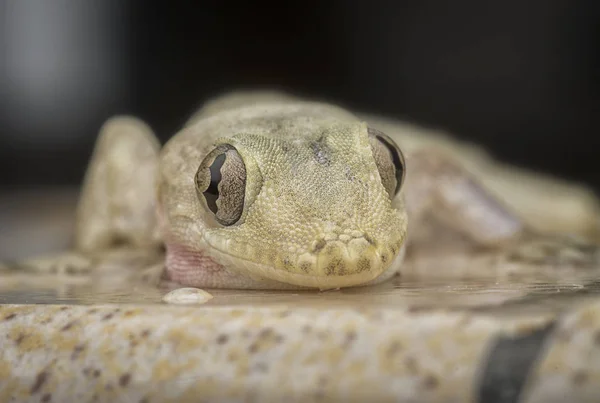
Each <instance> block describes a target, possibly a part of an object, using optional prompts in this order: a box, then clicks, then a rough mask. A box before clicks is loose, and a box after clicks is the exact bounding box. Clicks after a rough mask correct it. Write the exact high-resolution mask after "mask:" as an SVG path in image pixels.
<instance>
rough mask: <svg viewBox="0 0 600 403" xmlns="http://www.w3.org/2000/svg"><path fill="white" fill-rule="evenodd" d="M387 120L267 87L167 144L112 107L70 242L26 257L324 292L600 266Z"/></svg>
mask: <svg viewBox="0 0 600 403" xmlns="http://www.w3.org/2000/svg"><path fill="white" fill-rule="evenodd" d="M381 126H385V125H381V124H378V122H377V119H372V118H370V117H368V116H361V115H357V114H354V113H352V112H350V111H348V110H346V109H345V108H342V107H339V106H336V105H333V104H329V103H325V102H318V101H313V100H305V99H300V98H296V97H292V96H288V95H281V94H271V93H266V94H265V93H250V94H242V95H226V96H223V97H221V98H217V99H216V100H213V101H211V102H208V103H207V104H205V106H204V107H202V108H201V109H200V110H199V111H198V112H197V113H195V114H194V115H193V116H192V117H191V118H190V119H189V121H188V122H187V123H186V124H185V126H184V127H183V128H182V129H181V130H180V131H179V132H178V133H176V134H175V135H174V136H173V137H172V138H171V139H170V140H169V141H168V142H167V143H166V144H165V145H164V147H161V145H160V143H159V141H158V139H157V138H156V137H155V135H154V133H153V132H152V130H151V129H150V127H149V126H148V125H147V124H146V123H144V122H143V121H141V120H139V119H137V118H134V117H131V116H117V117H114V118H111V119H109V120H108V121H107V122H106V123H105V124H104V126H103V127H102V129H101V130H100V134H99V137H98V140H97V143H96V146H95V150H94V153H93V155H92V159H91V161H90V165H89V167H88V170H87V173H86V176H85V178H84V183H83V186H82V191H81V196H80V201H79V205H78V208H77V211H76V228H75V237H74V252H73V253H70V254H65V255H60V256H59V257H57V258H52V259H41V260H34V261H32V262H30V266H37V267H38V268H40V270H49V268H51V269H52V270H54V271H60V270H65V267H66V268H67V269H69V270H75V271H85V270H89V269H90V268H92V267H94V266H95V267H96V268H102V267H104V269H106V267H107V266H111V264H110V262H111V259H112V261H113V262H114V261H116V262H119V264H117V265H116V266H117V269H116V270H117V271H119V270H122V269H123V268H122V267H121V266H123V265H127V262H128V259H130V260H131V259H133V260H131V261H134V260H135V261H136V262H138V261H139V260H140V259H141V260H142V261H143V262H144V265H145V266H148V267H150V268H151V269H152V270H150V272H152V273H155V275H154V277H153V278H160V279H161V280H167V281H171V282H174V283H176V284H179V285H181V286H186V287H198V288H235V289H298V288H300V289H302V288H309V289H319V290H328V289H337V288H343V287H354V286H365V285H374V284H378V283H382V282H384V281H386V280H388V279H390V278H391V277H393V276H395V275H398V274H400V275H403V274H409V273H421V274H427V275H434V276H436V275H439V276H444V275H452V273H456V272H458V273H463V274H464V273H465V272H468V273H475V274H476V273H477V272H478V271H479V270H481V271H482V272H483V273H487V274H489V273H493V274H497V273H503V272H506V273H514V272H517V273H520V272H526V273H527V272H531V273H538V274H539V273H542V274H544V273H549V272H552V271H553V270H556V269H557V268H558V269H563V268H565V269H567V270H573V269H580V268H584V269H595V268H597V267H599V262H600V258H599V256H600V253H599V252H598V251H599V249H600V248H599V247H598V245H597V244H596V243H595V242H593V241H590V240H587V239H585V238H581V237H573V236H569V235H563V234H559V235H556V234H550V233H545V232H544V231H540V230H538V229H536V228H533V227H532V226H531V225H530V224H528V223H527V221H526V220H525V219H524V218H523V217H521V216H520V215H519V212H518V211H516V210H515V209H514V208H511V207H510V205H511V203H510V194H506V195H505V196H506V198H505V199H503V198H502V197H499V196H498V194H497V192H496V193H494V192H492V191H490V186H488V187H486V186H485V184H484V182H483V181H482V180H481V177H479V178H478V177H477V173H476V172H473V171H472V170H471V171H469V170H468V169H467V168H466V166H467V165H468V164H466V163H461V159H460V158H458V157H457V156H458V154H456V153H454V154H453V153H449V152H448V150H444V147H437V148H436V147H435V146H432V147H422V148H418V147H417V148H410V147H409V148H410V152H406V147H404V146H403V143H404V142H405V138H404V137H403V136H401V135H399V133H395V132H394V130H391V131H384V130H382V127H381ZM465 155H466V154H465ZM465 158H466V159H468V158H467V157H465ZM462 162H465V161H462ZM488 184H489V183H488ZM507 193H510V192H507ZM123 256H125V258H123ZM131 256H133V257H131ZM106 262H108V264H106ZM113 266H114V264H113ZM61 267H62V269H61ZM148 270H149V269H148ZM486 270H487V271H486ZM108 272H109V271H106V273H108ZM105 275H108V274H105ZM156 276H159V277H156Z"/></svg>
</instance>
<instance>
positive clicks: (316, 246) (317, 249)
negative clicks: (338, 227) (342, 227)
mask: <svg viewBox="0 0 600 403" xmlns="http://www.w3.org/2000/svg"><path fill="white" fill-rule="evenodd" d="M325 245H327V241H325V240H324V239H323V238H321V239H319V240H318V241H316V242H315V243H314V244H313V245H312V248H311V252H312V253H319V252H321V251H322V250H323V248H324V247H325Z"/></svg>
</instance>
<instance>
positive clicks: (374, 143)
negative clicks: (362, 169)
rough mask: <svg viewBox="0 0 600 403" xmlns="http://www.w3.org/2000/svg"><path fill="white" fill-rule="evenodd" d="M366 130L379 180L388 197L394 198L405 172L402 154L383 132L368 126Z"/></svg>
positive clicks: (400, 186)
mask: <svg viewBox="0 0 600 403" xmlns="http://www.w3.org/2000/svg"><path fill="white" fill-rule="evenodd" d="M368 132H369V143H370V144H371V151H372V153H373V158H374V159H375V164H376V165H377V170H378V171H379V176H381V182H382V183H383V187H384V188H385V190H387V192H388V194H389V195H390V198H394V196H395V195H397V194H398V192H400V189H401V188H402V183H403V182H404V176H405V174H406V165H405V162H404V155H403V154H402V151H401V150H400V147H398V145H397V144H396V143H395V142H394V140H392V139H391V138H390V137H388V136H387V135H386V134H385V133H382V132H380V131H379V130H376V129H372V128H370V127H369V128H368Z"/></svg>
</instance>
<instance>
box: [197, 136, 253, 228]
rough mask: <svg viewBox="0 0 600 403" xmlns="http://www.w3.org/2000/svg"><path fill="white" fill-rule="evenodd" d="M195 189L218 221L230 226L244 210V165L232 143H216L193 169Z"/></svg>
mask: <svg viewBox="0 0 600 403" xmlns="http://www.w3.org/2000/svg"><path fill="white" fill-rule="evenodd" d="M196 191H197V193H198V197H200V198H202V197H203V198H204V200H206V206H207V207H208V209H209V210H210V211H212V212H213V213H214V215H215V218H216V219H217V221H218V222H219V223H220V224H222V225H225V226H229V225H233V224H235V223H236V222H237V221H238V220H239V219H240V217H241V216H242V212H243V211H244V197H245V193H246V166H245V165H244V161H243V160H242V157H241V156H240V154H239V153H238V151H237V150H236V149H235V148H234V147H233V146H231V145H229V144H222V145H219V146H217V148H215V149H214V150H213V151H211V152H210V153H209V154H208V155H207V156H206V158H204V160H203V161H202V163H201V164H200V167H199V168H198V171H197V172H196Z"/></svg>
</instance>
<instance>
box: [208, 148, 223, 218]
mask: <svg viewBox="0 0 600 403" xmlns="http://www.w3.org/2000/svg"><path fill="white" fill-rule="evenodd" d="M225 158H226V157H225V153H223V154H220V155H219V156H217V157H216V158H215V160H214V161H213V163H212V164H211V166H210V185H209V186H208V189H206V190H205V191H204V192H203V194H204V198H205V199H206V204H207V205H208V208H209V209H210V211H212V212H213V213H214V214H217V211H218V210H219V208H218V207H217V199H218V198H219V183H220V182H221V167H222V166H223V164H224V163H225Z"/></svg>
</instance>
